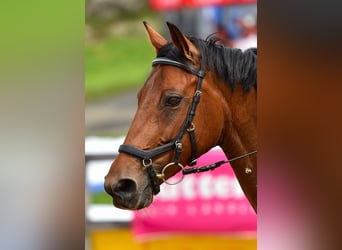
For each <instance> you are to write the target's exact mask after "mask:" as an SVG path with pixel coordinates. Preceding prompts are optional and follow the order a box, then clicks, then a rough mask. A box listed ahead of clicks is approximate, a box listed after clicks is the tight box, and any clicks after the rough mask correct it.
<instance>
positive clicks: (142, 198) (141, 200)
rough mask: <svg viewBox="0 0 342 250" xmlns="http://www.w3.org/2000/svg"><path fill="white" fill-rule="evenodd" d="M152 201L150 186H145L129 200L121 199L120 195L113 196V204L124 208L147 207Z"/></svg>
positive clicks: (136, 208) (137, 208)
mask: <svg viewBox="0 0 342 250" xmlns="http://www.w3.org/2000/svg"><path fill="white" fill-rule="evenodd" d="M152 201H153V193H152V188H151V187H150V186H147V187H146V188H145V189H144V190H143V192H137V194H136V195H135V196H134V197H132V199H129V200H123V199H121V198H120V197H114V198H113V205H114V206H115V207H117V208H120V209H125V210H139V209H143V208H146V207H148V206H149V205H150V204H151V203H152Z"/></svg>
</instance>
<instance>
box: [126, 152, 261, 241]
mask: <svg viewBox="0 0 342 250" xmlns="http://www.w3.org/2000/svg"><path fill="white" fill-rule="evenodd" d="M219 160H226V157H225V155H224V153H223V152H222V151H221V149H220V148H215V149H212V150H210V151H209V152H208V153H206V154H205V155H203V156H202V157H200V158H199V159H198V166H202V165H207V164H211V163H214V162H216V161H219ZM174 178H179V176H178V177H177V176H176V177H174ZM256 221H257V220H256V214H255V212H254V210H253V208H252V207H251V206H250V204H249V202H248V201H247V199H246V198H245V196H244V194H243V192H242V190H241V188H240V185H239V183H238V181H237V179H236V177H235V175H234V172H233V170H232V169H231V167H230V165H229V164H224V165H222V166H221V167H219V168H217V169H215V170H214V171H210V172H205V173H200V174H192V175H187V176H185V177H184V179H183V181H182V182H180V183H179V184H177V185H166V184H163V185H162V186H161V192H160V194H158V195H157V196H155V197H154V201H153V203H152V205H151V206H150V207H148V208H146V209H142V210H139V211H137V212H135V213H134V219H133V232H134V234H135V236H136V237H148V236H151V235H154V234H157V233H180V232H190V233H213V232H214V233H234V234H235V233H238V234H239V233H242V234H243V233H255V232H256Z"/></svg>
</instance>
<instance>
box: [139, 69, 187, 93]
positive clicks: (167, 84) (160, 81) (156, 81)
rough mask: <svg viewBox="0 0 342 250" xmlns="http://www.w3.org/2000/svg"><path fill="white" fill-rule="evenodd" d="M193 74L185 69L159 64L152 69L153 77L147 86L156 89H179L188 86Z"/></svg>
mask: <svg viewBox="0 0 342 250" xmlns="http://www.w3.org/2000/svg"><path fill="white" fill-rule="evenodd" d="M192 78H193V75H191V74H189V73H187V72H186V71H184V70H183V69H180V68H177V67H174V66H168V65H157V66H155V69H154V71H152V74H151V77H150V78H149V80H148V81H147V84H146V85H147V86H146V87H150V88H154V89H156V90H163V89H179V90H183V89H185V88H186V85H185V84H186V83H187V82H191V79H192Z"/></svg>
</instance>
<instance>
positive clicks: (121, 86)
mask: <svg viewBox="0 0 342 250" xmlns="http://www.w3.org/2000/svg"><path fill="white" fill-rule="evenodd" d="M92 2H95V1H87V4H86V26H85V36H86V37H85V98H86V103H91V102H94V101H97V100H99V99H102V98H105V97H108V96H113V95H114V94H118V93H121V92H124V91H128V90H132V89H137V88H139V87H140V86H142V84H143V83H144V80H145V79H146V77H147V75H148V72H149V70H150V69H151V65H150V62H151V61H152V59H153V57H154V56H155V55H154V51H153V48H152V46H151V45H150V43H149V40H148V38H147V36H146V33H145V28H144V26H143V23H142V22H143V21H144V20H146V21H147V22H149V23H150V24H152V25H153V26H154V27H156V28H159V25H160V19H161V17H160V16H159V14H158V13H156V12H154V11H152V10H151V9H150V8H149V6H148V3H147V1H146V0H144V1H115V3H113V1H111V2H108V3H107V5H106V4H102V5H99V4H95V3H94V4H92ZM108 4H110V6H108ZM112 5H115V6H112Z"/></svg>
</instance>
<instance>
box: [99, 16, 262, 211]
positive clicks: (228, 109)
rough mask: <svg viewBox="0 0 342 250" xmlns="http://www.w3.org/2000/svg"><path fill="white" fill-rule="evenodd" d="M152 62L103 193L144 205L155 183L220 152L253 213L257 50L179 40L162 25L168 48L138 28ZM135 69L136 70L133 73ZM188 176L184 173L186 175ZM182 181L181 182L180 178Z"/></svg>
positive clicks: (117, 201) (121, 204)
mask: <svg viewBox="0 0 342 250" xmlns="http://www.w3.org/2000/svg"><path fill="white" fill-rule="evenodd" d="M143 23H144V26H145V29H146V31H147V35H148V38H149V41H150V43H151V44H152V47H153V48H154V50H155V53H156V58H155V59H154V60H153V61H152V70H151V72H150V74H149V76H148V78H147V80H146V82H145V83H144V85H143V86H142V88H141V89H140V90H139V92H138V94H137V97H138V108H137V111H136V114H135V116H134V118H133V121H132V123H131V126H130V128H129V130H128V133H127V135H126V137H125V140H124V143H123V144H122V145H121V146H120V147H119V155H118V157H117V158H116V159H115V160H114V161H113V163H112V165H111V166H110V169H109V171H108V174H107V175H106V176H105V182H104V189H105V191H106V192H107V193H108V194H109V195H111V196H112V200H113V205H114V206H115V207H118V208H121V209H127V210H138V209H142V208H145V207H148V206H149V205H150V204H151V203H152V201H153V196H154V195H157V194H158V192H159V191H160V185H161V184H162V183H167V182H168V180H169V178H170V177H172V176H174V175H175V174H176V173H178V172H180V171H182V172H183V174H184V175H185V174H188V173H193V172H201V171H205V170H210V169H213V168H215V167H218V166H219V165H220V164H222V163H223V161H221V162H218V163H215V164H211V165H209V166H204V167H203V168H195V169H190V171H189V169H187V167H184V166H185V165H188V166H192V165H194V164H195V163H196V159H197V157H198V156H200V155H203V154H204V153H206V152H207V151H209V150H210V149H211V148H213V147H214V146H220V147H221V148H222V150H223V152H224V153H225V155H226V156H227V158H228V159H230V160H228V161H231V166H232V168H233V170H234V173H235V175H236V177H237V180H238V182H239V184H240V186H241V188H242V190H243V192H244V194H245V195H246V197H247V199H248V201H249V202H250V204H251V206H252V207H253V209H254V211H255V212H257V156H256V152H257V151H256V147H257V133H256V127H257V126H256V121H257V120H256V119H257V105H256V103H257V73H256V68H257V66H256V64H257V49H256V48H250V49H247V50H245V51H242V50H241V49H238V48H229V47H226V46H224V45H222V44H218V43H217V41H218V38H215V37H213V36H210V37H209V38H207V39H205V40H203V39H199V38H196V37H189V36H186V35H184V34H183V33H182V32H181V31H180V29H179V28H178V27H176V26H175V25H174V24H172V23H169V22H167V26H168V29H169V32H170V37H171V40H172V41H171V42H168V41H167V40H166V39H165V38H164V37H163V36H162V35H161V34H159V33H158V32H157V31H156V30H154V29H153V28H152V27H151V26H150V25H149V24H148V23H147V22H143ZM132 70H134V69H132ZM187 171H188V173H187ZM184 175H183V176H184Z"/></svg>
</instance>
